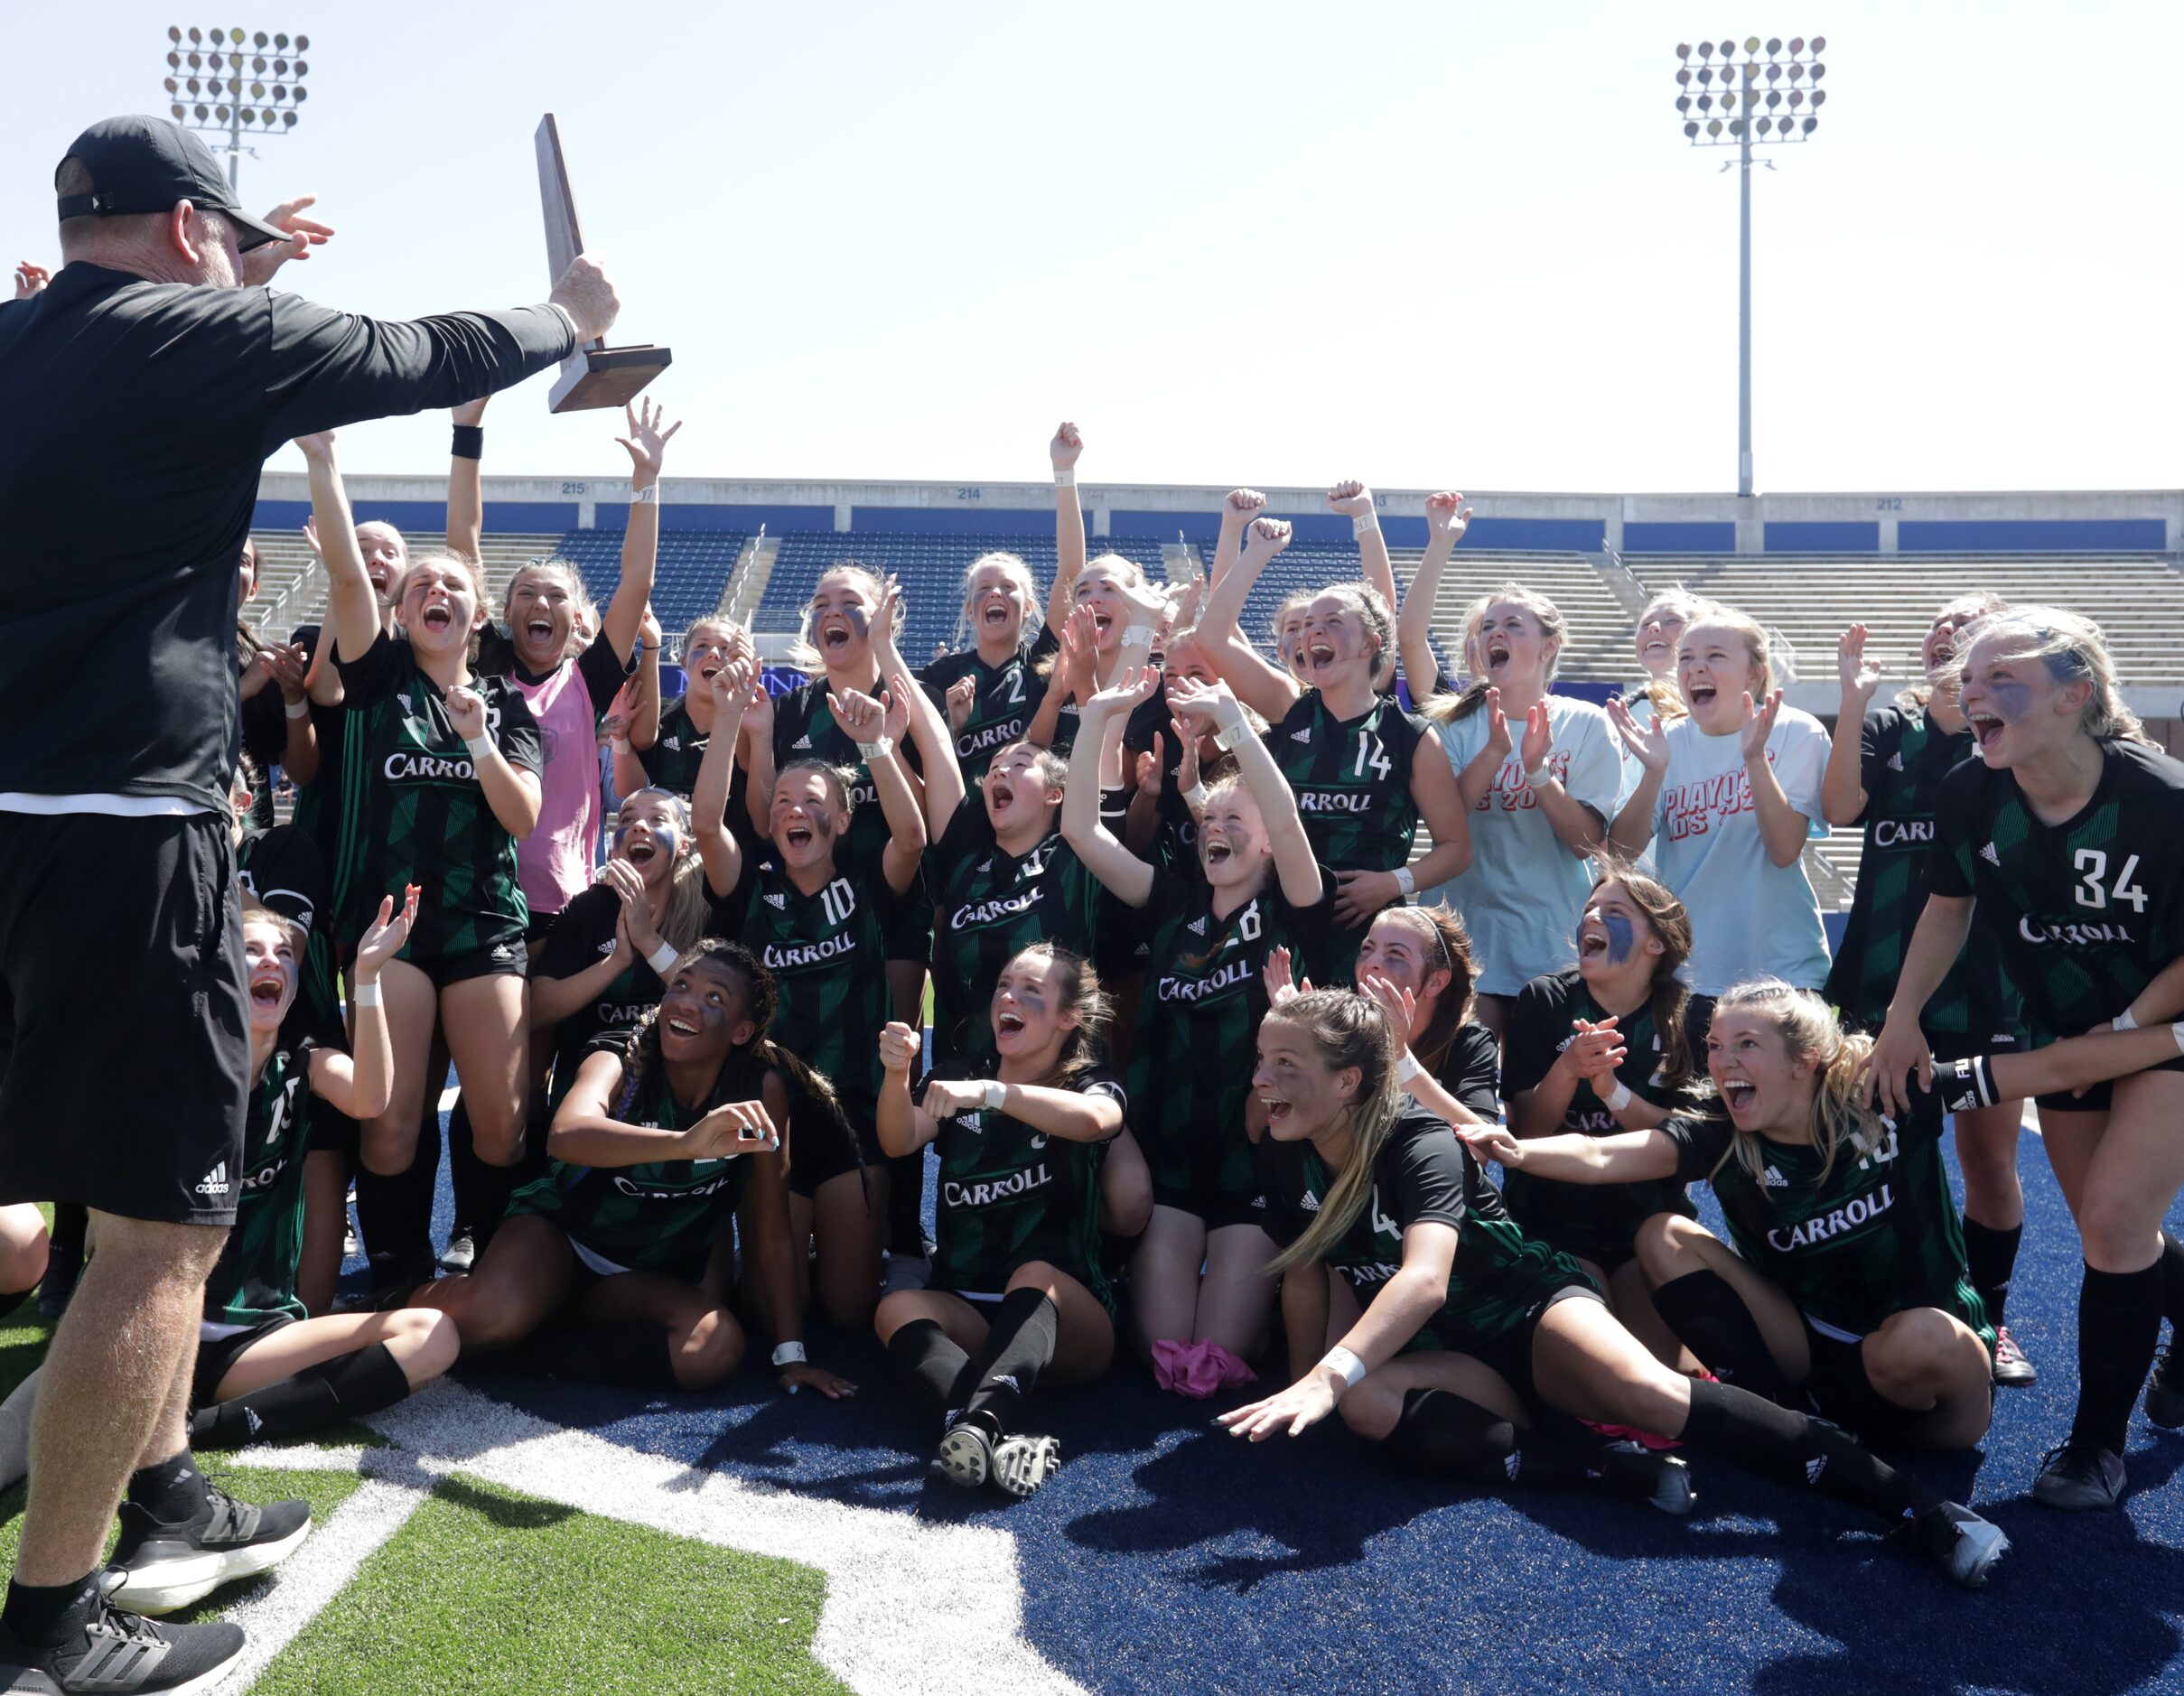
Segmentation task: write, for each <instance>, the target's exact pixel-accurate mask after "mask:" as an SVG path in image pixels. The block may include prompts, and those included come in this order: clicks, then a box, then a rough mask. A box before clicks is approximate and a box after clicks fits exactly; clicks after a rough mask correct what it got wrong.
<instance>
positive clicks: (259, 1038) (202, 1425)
mask: <svg viewBox="0 0 2184 1696" xmlns="http://www.w3.org/2000/svg"><path fill="white" fill-rule="evenodd" d="M417 896H418V891H417V889H416V886H415V885H414V884H413V885H411V887H410V889H409V890H408V891H407V899H406V901H405V902H404V904H403V908H402V911H401V912H400V913H399V914H397V913H396V911H395V904H394V899H393V898H392V897H391V896H389V897H386V898H384V899H381V901H380V902H379V913H378V921H377V922H376V923H375V924H374V925H373V926H372V927H371V928H370V929H369V930H368V931H367V932H365V934H364V937H363V939H362V940H361V941H359V943H358V944H357V952H356V957H355V958H354V959H352V960H351V961H350V965H349V1001H350V1012H351V1017H352V1019H353V1020H354V1023H355V1035H354V1037H353V1039H352V1042H353V1045H354V1048H355V1058H353V1059H352V1058H350V1056H349V1055H346V1054H343V1053H342V1052H341V1050H340V1049H339V1048H330V1047H322V1046H320V1044H319V1043H317V1042H316V1041H313V1039H311V1038H309V1037H307V1036H303V1035H301V1034H298V1033H296V1032H293V1031H292V1032H284V1030H283V1029H282V1024H283V1021H284V1020H285V1019H286V1018H287V1016H288V1010H289V1008H290V1007H291V1006H292V1005H293V1004H294V1001H295V997H296V989H297V985H298V983H300V982H301V981H302V974H303V955H304V949H305V946H306V941H307V938H306V937H305V934H304V931H303V927H302V926H300V925H298V924H297V923H296V922H295V921H294V919H290V918H283V917H282V916H281V915H280V914H278V913H275V912H274V911H273V910H272V909H269V908H265V907H260V906H258V905H257V904H256V903H255V902H252V903H250V904H249V905H247V906H246V907H245V908H244V909H243V955H244V959H245V962H246V964H247V970H248V973H249V984H250V1066H251V1074H252V1076H253V1078H254V1079H255V1084H254V1086H253V1087H252V1089H251V1092H250V1107H249V1114H248V1117H247V1121H246V1122H245V1130H244V1143H243V1163H242V1165H241V1166H240V1167H239V1168H238V1169H237V1170H236V1171H235V1172H234V1173H233V1174H232V1175H231V1177H230V1179H229V1181H230V1182H231V1183H233V1184H235V1185H236V1187H237V1190H238V1194H239V1195H240V1197H241V1200H240V1202H239V1203H238V1207H237V1212H236V1218H235V1228H234V1230H233V1231H231V1232H230V1233H229V1236H228V1243H227V1246H226V1247H225V1248H224V1249H222V1250H221V1252H220V1258H219V1265H218V1266H216V1267H214V1268H213V1272H212V1276H211V1277H210V1280H208V1281H207V1282H206V1285H205V1317H204V1321H203V1326H202V1340H201V1342H200V1344H199V1346H198V1351H197V1373H196V1379H195V1382H194V1384H193V1386H192V1392H191V1403H192V1405H193V1407H194V1408H195V1410H196V1411H195V1412H193V1413H192V1414H191V1421H190V1440H191V1444H192V1445H193V1446H202V1447H205V1448H214V1449H239V1448H240V1447H242V1445H243V1444H245V1443H247V1442H249V1441H251V1440H255V1439H257V1438H261V1437H263V1438H266V1439H272V1438H276V1437H293V1436H295V1435H297V1434H298V1433H300V1432H303V1431H313V1430H321V1429H322V1428H323V1427H325V1426H328V1425H331V1424H333V1423H334V1422H335V1421H338V1420H341V1419H347V1418H353V1417H354V1416H356V1415H357V1414H359V1413H370V1412H377V1411H378V1409H380V1408H383V1407H390V1406H392V1405H393V1404H394V1403H395V1402H399V1401H401V1400H402V1399H403V1397H405V1396H406V1395H408V1394H409V1393H411V1392H412V1391H414V1390H418V1389H422V1388H423V1387H424V1386H425V1384H430V1383H431V1382H432V1381H433V1380H434V1378H437V1377H438V1376H439V1375H441V1374H442V1373H443V1372H445V1371H446V1370H447V1369H448V1368H449V1367H450V1366H452V1365H454V1363H455V1349H456V1337H455V1328H454V1327H453V1326H452V1325H450V1324H449V1323H448V1322H447V1316H446V1315H445V1314H443V1313H434V1312H433V1311H431V1310H430V1309H425V1308H402V1309H397V1310H396V1311H394V1312H391V1313H332V1314H327V1315H325V1316H324V1317H322V1318H320V1319H306V1318H305V1317H304V1309H303V1301H302V1300H300V1299H299V1298H298V1297H297V1295H296V1275H297V1272H299V1271H300V1270H301V1268H302V1265H303V1171H304V1166H305V1157H306V1156H307V1155H308V1153H309V1152H310V1142H311V1133H312V1129H313V1115H314V1113H315V1111H316V1104H314V1102H313V1097H315V1098H316V1101H317V1103H322V1104H324V1105H325V1106H327V1107H331V1109H332V1110H333V1111H334V1112H336V1113H340V1114H347V1115H348V1116H349V1117H350V1118H352V1119H369V1118H370V1117H371V1116H372V1115H373V1114H376V1113H378V1112H379V1111H380V1110H381V1109H383V1108H384V1107H385V1105H386V1104H387V1095H388V1094H389V1092H390V1091H391V1089H392V1087H393V1081H394V1053H393V1044H392V1043H391V1042H390V1041H389V1039H388V1038H387V1011H386V1009H385V1008H383V1007H382V1006H381V1005H380V1004H379V969H380V967H382V966H383V965H385V964H387V961H389V960H390V959H392V958H393V957H394V956H395V955H396V954H397V952H399V951H400V949H401V947H402V945H403V943H404V941H405V940H406V938H407V937H408V936H409V927H410V921H411V920H412V919H413V918H415V915H416V911H417Z"/></svg>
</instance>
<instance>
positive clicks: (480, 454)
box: [448, 424, 485, 460]
mask: <svg viewBox="0 0 2184 1696" xmlns="http://www.w3.org/2000/svg"><path fill="white" fill-rule="evenodd" d="M448 452H450V453H451V454H453V456H454V457H455V458H456V459H459V460H481V459H483V458H484V457H485V426H484V425H483V424H457V425H456V426H455V443H454V445H453V447H451V448H449V449H448Z"/></svg>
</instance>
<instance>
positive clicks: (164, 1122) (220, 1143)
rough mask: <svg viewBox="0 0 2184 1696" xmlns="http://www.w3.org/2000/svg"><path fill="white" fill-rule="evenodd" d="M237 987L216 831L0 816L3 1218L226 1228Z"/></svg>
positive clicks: (232, 1186) (228, 859) (168, 822)
mask: <svg viewBox="0 0 2184 1696" xmlns="http://www.w3.org/2000/svg"><path fill="white" fill-rule="evenodd" d="M244 983H245V974H244V970H243V921H242V908H241V904H240V901H239V899H238V893H237V883H236V873H235V849H234V845H233V844H232V843H230V842H229V836H228V821H227V819H226V818H225V817H221V816H215V815H212V814H209V813H206V814H196V815H191V816H190V817H187V818H113V817H109V816H107V815H105V814H100V813H62V814H51V815H49V814H42V813H7V812H0V1202H14V1201H72V1202H78V1203H80V1204H82V1205H83V1206H85V1207H97V1208H98V1209H100V1210H101V1211H102V1212H106V1213H112V1214H117V1215H119V1216H122V1217H124V1218H129V1219H149V1220H153V1221H155V1222H158V1223H161V1224H170V1225H232V1224H234V1223H235V1204H236V1200H237V1197H238V1194H239V1193H240V1191H239V1186H240V1184H241V1181H242V1163H243V1114H244V1109H245V1107H246V1105H247V1102H248V1099H249V1089H250V1013H249V998H248V995H247V992H246V991H245V988H244Z"/></svg>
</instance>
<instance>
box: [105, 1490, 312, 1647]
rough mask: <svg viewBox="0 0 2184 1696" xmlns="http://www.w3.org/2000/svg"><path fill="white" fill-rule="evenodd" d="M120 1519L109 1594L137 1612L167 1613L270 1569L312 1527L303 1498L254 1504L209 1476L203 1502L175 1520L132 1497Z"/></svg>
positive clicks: (115, 1600) (309, 1509) (308, 1507)
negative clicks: (157, 1516)
mask: <svg viewBox="0 0 2184 1696" xmlns="http://www.w3.org/2000/svg"><path fill="white" fill-rule="evenodd" d="M120 1518H121V1540H120V1541H119V1542H117V1543H116V1544H115V1545H114V1556H113V1561H112V1562H111V1565H112V1569H113V1570H115V1571H117V1572H118V1573H119V1574H120V1580H119V1582H117V1583H115V1584H114V1585H112V1587H111V1588H110V1589H109V1590H108V1591H107V1594H108V1596H109V1598H111V1599H112V1600H113V1602H114V1603H115V1604H116V1605H117V1607H126V1608H127V1609H128V1610H129V1611H130V1612H132V1613H138V1614H169V1613H173V1611H174V1610H175V1609H176V1608H178V1607H188V1606H189V1605H190V1604H191V1602H194V1601H196V1600H197V1599H198V1598H200V1597H202V1596H207V1595H210V1593H211V1592H212V1591H213V1590H215V1589H219V1587H220V1586H221V1585H223V1584H226V1583H229V1582H230V1581H232V1580H236V1579H247V1578H255V1577H257V1574H259V1573H261V1572H266V1571H270V1570H272V1569H273V1568H274V1567H275V1566H278V1565H279V1564H280V1563H281V1562H282V1561H285V1560H286V1559H287V1558H288V1556H289V1555H290V1554H292V1553H293V1552H294V1550H295V1547H296V1545H297V1544H298V1543H300V1542H303V1539H304V1537H305V1536H306V1535H308V1534H309V1533H310V1531H311V1508H310V1505H309V1504H307V1503H303V1502H275V1503H274V1504H273V1505H271V1506H270V1507H253V1506H251V1505H250V1504H248V1503H247V1502H238V1501H237V1500H235V1499H234V1497H232V1496H229V1495H228V1493H227V1492H226V1491H224V1490H222V1489H221V1488H219V1486H217V1485H215V1484H212V1483H210V1482H208V1483H207V1484H206V1486H205V1500H204V1505H203V1506H201V1508H199V1509H198V1511H197V1513H196V1514H194V1515H193V1516H192V1517H191V1518H189V1519H187V1520H184V1521H182V1523H181V1524H167V1523H165V1522H163V1521H161V1520H156V1519H154V1518H153V1517H152V1515H151V1514H148V1513H147V1512H145V1509H143V1508H142V1507H139V1506H138V1505H136V1504H135V1503H134V1502H124V1503H123V1504H122V1505H121V1514H120Z"/></svg>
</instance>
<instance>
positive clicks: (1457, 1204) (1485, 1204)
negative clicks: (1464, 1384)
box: [1256, 1102, 1591, 1353]
mask: <svg viewBox="0 0 2184 1696" xmlns="http://www.w3.org/2000/svg"><path fill="white" fill-rule="evenodd" d="M1256 1154H1257V1158H1258V1164H1259V1173H1260V1178H1261V1180H1262V1182H1263V1183H1264V1184H1265V1190H1266V1203H1267V1208H1266V1216H1267V1226H1266V1228H1267V1231H1268V1233H1269V1235H1272V1236H1273V1237H1274V1241H1275V1242H1277V1243H1280V1244H1283V1245H1285V1246H1286V1245H1287V1244H1291V1243H1293V1242H1295V1241H1296V1240H1297V1238H1299V1237H1300V1236H1302V1235H1304V1232H1305V1231H1306V1229H1307V1228H1309V1227H1310V1225H1311V1222H1312V1217H1313V1216H1314V1215H1315V1214H1317V1213H1318V1212H1319V1211H1320V1208H1321V1205H1322V1204H1323V1203H1324V1202H1325V1201H1326V1199H1327V1195H1328V1191H1329V1190H1330V1189H1332V1188H1334V1179H1333V1176H1332V1175H1331V1174H1330V1173H1329V1171H1328V1169H1327V1166H1326V1163H1325V1162H1324V1161H1322V1160H1321V1158H1320V1153H1319V1151H1318V1150H1317V1149H1315V1148H1313V1147H1312V1145H1311V1143H1310V1142H1276V1141H1275V1140H1274V1138H1273V1137H1271V1136H1268V1137H1262V1138H1260V1139H1259V1142H1258V1143H1257V1145H1256ZM1412 1225H1448V1226H1450V1227H1451V1229H1452V1230H1454V1231H1455V1233H1456V1259H1455V1262H1454V1263H1453V1264H1452V1265H1451V1268H1450V1270H1449V1289H1448V1299H1447V1300H1446V1301H1445V1302H1443V1303H1442V1308H1441V1310H1440V1311H1439V1312H1438V1313H1436V1314H1434V1315H1433V1318H1431V1319H1428V1320H1427V1321H1426V1322H1425V1325H1424V1327H1423V1328H1422V1329H1421V1330H1420V1331H1419V1333H1418V1335H1417V1336H1416V1337H1414V1338H1413V1339H1412V1340H1411V1342H1410V1343H1409V1344H1408V1345H1407V1347H1410V1348H1435V1347H1439V1348H1447V1349H1453V1350H1455V1351H1457V1352H1459V1353H1470V1352H1472V1351H1474V1350H1477V1349H1478V1348H1479V1347H1482V1346H1484V1345H1485V1344H1488V1343H1489V1342H1491V1341H1493V1340H1494V1339H1495V1338H1497V1337H1502V1336H1505V1335H1506V1334H1507V1333H1508V1332H1510V1331H1512V1330H1514V1329H1515V1328H1517V1326H1519V1325H1521V1324H1523V1323H1524V1322H1525V1320H1526V1319H1527V1318H1528V1317H1530V1315H1531V1314H1532V1313H1533V1311H1534V1310H1535V1309H1537V1308H1538V1307H1539V1305H1540V1304H1541V1303H1542V1302H1544V1301H1545V1300H1547V1299H1548V1298H1549V1297H1550V1296H1552V1295H1554V1292H1555V1291H1558V1290H1566V1289H1568V1288H1570V1287H1571V1286H1572V1285H1573V1284H1575V1285H1580V1286H1582V1287H1585V1288H1588V1289H1589V1288H1591V1280H1590V1279H1588V1278H1587V1277H1586V1276H1585V1274H1584V1273H1583V1272H1582V1271H1581V1270H1580V1269H1579V1267H1578V1264H1577V1263H1576V1262H1575V1261H1573V1260H1572V1259H1571V1258H1570V1257H1569V1256H1568V1255H1567V1254H1564V1253H1559V1252H1558V1251H1556V1250H1554V1249H1552V1248H1549V1247H1548V1246H1547V1245H1546V1244H1545V1243H1540V1242H1535V1240H1533V1239H1532V1238H1530V1237H1528V1236H1526V1235H1525V1234H1524V1232H1523V1230H1522V1229H1521V1228H1520V1227H1519V1226H1518V1225H1517V1221H1516V1220H1515V1219H1512V1218H1511V1217H1510V1216H1509V1210H1508V1209H1507V1207H1503V1206H1502V1205H1501V1197H1500V1195H1499V1194H1498V1192H1497V1191H1496V1189H1495V1188H1494V1186H1493V1185H1492V1184H1491V1183H1489V1181H1488V1180H1487V1176H1486V1173H1485V1172H1484V1171H1482V1170H1481V1169H1480V1168H1479V1161H1478V1160H1477V1159H1475V1158H1474V1157H1473V1155H1472V1153H1471V1151H1470V1150H1469V1149H1467V1148H1465V1147H1464V1146H1463V1144H1462V1143H1461V1142H1459V1141H1458V1140H1457V1137H1456V1133H1455V1132H1453V1131H1451V1130H1450V1129H1449V1127H1448V1124H1447V1123H1446V1122H1445V1121H1443V1120H1441V1119H1438V1118H1436V1117H1434V1115H1433V1114H1430V1113H1428V1112H1426V1111H1425V1109H1423V1107H1420V1106H1418V1105H1416V1104H1414V1103H1409V1102H1406V1103H1405V1105H1404V1108H1403V1112H1402V1114H1401V1116H1400V1117H1399V1118H1398V1119H1397V1120H1396V1122H1395V1126H1394V1127H1393V1128H1392V1129H1391V1130H1390V1131H1389V1132H1388V1137H1387V1141H1386V1142H1385V1143H1383V1144H1382V1145H1381V1149H1380V1154H1379V1158H1378V1159H1377V1160H1375V1161H1374V1162H1373V1188H1372V1192H1371V1194H1370V1195H1368V1196H1367V1197H1366V1203H1365V1206H1364V1207H1360V1208H1359V1209H1358V1216H1357V1218H1356V1219H1355V1220H1353V1221H1352V1222H1351V1224H1350V1227H1349V1230H1348V1231H1346V1232H1344V1233H1343V1235H1342V1238H1341V1240H1340V1241H1339V1242H1338V1243H1337V1244H1335V1245H1334V1247H1333V1249H1332V1250H1331V1251H1330V1253H1327V1254H1326V1255H1324V1256H1323V1257H1322V1258H1323V1259H1324V1261H1325V1263H1327V1264H1328V1265H1330V1266H1332V1267H1334V1268H1335V1269H1336V1270H1337V1271H1338V1272H1340V1273H1341V1274H1342V1275H1343V1277H1344V1278H1346V1279H1348V1280H1349V1285H1350V1288H1351V1289H1353V1290H1354V1291H1357V1295H1358V1304H1359V1305H1360V1306H1370V1305H1371V1303H1372V1300H1373V1298H1374V1297H1375V1296H1377V1295H1378V1294H1379V1293H1380V1287H1381V1285H1383V1284H1385V1283H1386V1282H1387V1281H1388V1280H1389V1279H1390V1278H1393V1277H1394V1276H1395V1273H1396V1272H1399V1271H1400V1270H1402V1266H1403V1234H1404V1233H1405V1231H1407V1230H1409V1229H1410V1227H1411V1226H1412Z"/></svg>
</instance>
